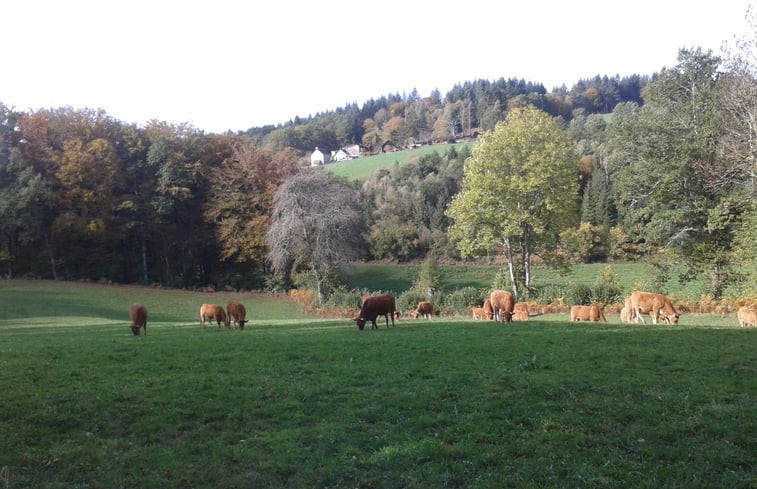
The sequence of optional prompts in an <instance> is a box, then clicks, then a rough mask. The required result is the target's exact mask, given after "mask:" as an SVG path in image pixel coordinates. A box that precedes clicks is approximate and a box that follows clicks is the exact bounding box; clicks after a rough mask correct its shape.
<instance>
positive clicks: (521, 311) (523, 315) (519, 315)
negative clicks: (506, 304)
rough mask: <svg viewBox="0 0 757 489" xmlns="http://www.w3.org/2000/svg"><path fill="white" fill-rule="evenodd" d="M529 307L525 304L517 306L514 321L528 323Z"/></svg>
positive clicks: (519, 303)
mask: <svg viewBox="0 0 757 489" xmlns="http://www.w3.org/2000/svg"><path fill="white" fill-rule="evenodd" d="M528 315H529V314H528V305H527V304H526V303H525V302H518V303H517V304H515V309H514V310H513V319H514V320H516V321H528Z"/></svg>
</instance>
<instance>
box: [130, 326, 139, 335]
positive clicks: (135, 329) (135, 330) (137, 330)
mask: <svg viewBox="0 0 757 489" xmlns="http://www.w3.org/2000/svg"><path fill="white" fill-rule="evenodd" d="M139 328H140V326H139V325H137V324H132V325H131V332H132V333H134V336H139Z"/></svg>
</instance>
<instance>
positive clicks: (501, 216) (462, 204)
mask: <svg viewBox="0 0 757 489" xmlns="http://www.w3.org/2000/svg"><path fill="white" fill-rule="evenodd" d="M577 160H578V159H577V156H576V154H575V151H574V148H573V144H572V142H571V140H570V138H568V136H567V135H566V134H565V132H564V131H563V130H562V129H560V127H559V126H558V125H557V124H556V123H555V121H554V120H553V119H552V118H551V117H550V116H549V115H548V114H546V113H544V112H542V111H540V110H538V109H536V108H534V107H526V108H522V109H516V110H512V111H510V113H509V114H508V117H507V119H506V120H505V122H503V123H499V124H497V126H496V127H495V128H494V130H493V131H492V132H490V133H487V134H485V135H483V136H482V137H481V139H480V141H479V142H478V144H477V145H476V146H475V148H474V150H473V154H472V156H471V157H470V158H469V159H468V160H467V161H466V163H465V170H464V177H463V189H462V191H461V192H460V193H459V194H458V195H457V196H456V197H455V198H454V199H453V201H452V204H451V205H450V206H449V210H448V212H447V214H448V216H449V217H450V218H452V219H453V221H454V222H453V224H452V226H451V227H450V230H449V232H450V235H451V236H452V238H453V239H454V240H457V242H458V246H459V248H460V251H461V252H462V254H463V256H477V255H482V254H485V253H490V252H494V251H496V250H497V249H501V250H502V251H503V252H504V255H505V258H506V260H507V264H508V269H509V275H510V281H511V284H512V288H513V292H514V293H515V295H516V297H517V296H518V295H519V293H520V291H519V285H520V283H522V284H523V285H524V286H525V288H526V291H527V290H528V288H529V287H530V285H531V271H530V261H531V256H532V254H534V253H535V252H538V251H543V250H547V249H549V248H550V247H552V246H554V245H555V244H556V236H557V234H558V233H559V231H560V229H562V228H564V227H567V226H569V225H572V224H574V221H575V220H576V217H577V206H576V204H577V192H578V161H577ZM518 255H520V256H519V257H518V258H519V259H516V256H518ZM526 291H523V292H526Z"/></svg>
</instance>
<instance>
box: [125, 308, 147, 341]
mask: <svg viewBox="0 0 757 489" xmlns="http://www.w3.org/2000/svg"><path fill="white" fill-rule="evenodd" d="M129 319H131V332H132V333H134V336H139V328H144V329H145V336H147V308H146V307H145V306H143V305H142V304H139V303H138V302H135V303H134V304H132V305H131V307H130V308H129Z"/></svg>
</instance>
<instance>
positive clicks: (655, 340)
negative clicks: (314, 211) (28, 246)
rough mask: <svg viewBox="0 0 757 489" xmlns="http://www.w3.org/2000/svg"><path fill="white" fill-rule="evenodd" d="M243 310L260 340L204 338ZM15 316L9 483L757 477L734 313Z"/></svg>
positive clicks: (34, 291)
mask: <svg viewBox="0 0 757 489" xmlns="http://www.w3.org/2000/svg"><path fill="white" fill-rule="evenodd" d="M228 299H236V300H241V301H242V302H243V303H245V304H246V306H247V310H248V312H249V314H248V316H249V317H251V318H252V321H251V323H250V324H248V327H247V328H245V330H244V331H239V330H234V329H227V328H220V329H219V328H216V327H212V328H205V329H203V328H202V327H201V326H200V325H199V321H198V319H197V318H196V317H195V315H196V311H197V310H198V308H199V304H201V303H203V302H213V303H220V304H223V303H225V302H226V301H227V300H228ZM135 300H139V301H141V302H144V303H146V304H148V307H149V309H150V320H149V326H148V336H139V337H135V336H132V334H131V332H130V331H129V328H128V318H127V310H128V305H129V304H130V303H131V302H132V301H135ZM0 305H1V306H3V310H4V311H6V314H4V315H3V317H2V318H0V366H1V368H0V404H1V405H2V409H0V487H3V488H9V489H10V488H35V489H52V488H94V487H104V488H117V487H140V488H141V487H145V488H147V487H149V488H151V489H160V488H183V487H223V488H249V487H270V488H273V487H277V488H278V487H289V488H313V487H321V488H325V487H329V488H355V487H366V488H367V487H381V488H437V487H454V488H481V489H484V488H486V489H488V488H492V487H519V488H520V487H524V488H563V487H649V488H652V487H654V488H679V487H680V488H688V487H712V488H715V487H717V488H721V487H728V488H751V487H755V485H756V484H757V465H755V464H754V454H755V453H757V423H755V422H754V420H755V414H754V413H755V411H756V410H757V375H756V374H757V353H756V352H757V328H740V327H738V326H737V325H736V323H735V321H733V320H732V318H726V319H723V318H721V317H720V316H715V315H702V316H700V317H699V318H698V319H697V321H696V323H695V322H694V321H690V320H689V321H688V322H687V320H686V319H684V320H682V324H680V325H678V326H675V327H671V326H665V325H654V326H653V325H646V326H645V325H621V324H619V323H617V322H616V321H613V320H611V321H610V322H609V323H606V324H597V323H592V324H588V323H570V322H569V321H567V319H566V318H565V317H564V316H563V315H545V316H541V317H539V318H533V320H531V321H528V322H523V323H512V324H507V325H505V324H496V323H494V322H492V321H473V320H470V319H461V318H444V319H442V318H434V319H431V320H404V319H403V320H402V321H400V322H399V323H398V325H397V327H395V328H388V329H387V328H384V327H382V328H380V329H379V330H374V331H371V330H365V331H362V332H360V331H358V330H357V328H356V327H355V326H354V323H353V322H352V321H350V320H349V319H344V318H343V319H321V318H316V317H311V316H308V315H307V314H305V313H303V312H302V311H301V309H300V308H299V307H298V306H297V305H296V304H293V303H292V302H290V301H289V300H286V299H281V298H277V297H272V296H267V295H263V294H247V293H231V292H223V293H215V294H214V293H198V292H189V291H175V290H162V289H155V288H141V287H118V286H107V285H93V284H81V283H64V282H43V281H40V282H28V281H16V280H12V281H8V280H4V281H0ZM687 319H691V318H687Z"/></svg>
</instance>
